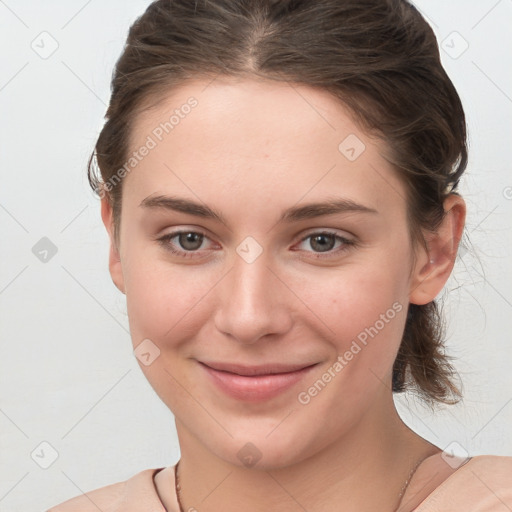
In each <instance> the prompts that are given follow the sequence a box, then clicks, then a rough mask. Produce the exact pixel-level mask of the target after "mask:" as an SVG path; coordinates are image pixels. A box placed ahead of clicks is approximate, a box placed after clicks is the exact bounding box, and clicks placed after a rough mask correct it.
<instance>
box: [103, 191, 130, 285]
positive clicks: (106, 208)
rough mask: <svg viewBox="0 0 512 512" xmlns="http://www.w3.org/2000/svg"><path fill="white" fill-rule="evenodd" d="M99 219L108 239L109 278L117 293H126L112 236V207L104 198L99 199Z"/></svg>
mask: <svg viewBox="0 0 512 512" xmlns="http://www.w3.org/2000/svg"><path fill="white" fill-rule="evenodd" d="M101 218H102V220H103V224H104V225H105V228H106V230H107V233H108V236H109V238H110V250H109V257H108V268H109V271H110V276H111V277H112V281H113V283H114V284H115V285H116V287H117V288H118V289H119V291H120V292H122V293H126V292H125V288H124V276H123V268H122V265H121V257H120V254H119V248H118V247H117V244H116V241H115V236H114V218H113V212H112V205H111V204H110V202H109V200H108V198H107V197H106V196H105V197H103V198H102V199H101Z"/></svg>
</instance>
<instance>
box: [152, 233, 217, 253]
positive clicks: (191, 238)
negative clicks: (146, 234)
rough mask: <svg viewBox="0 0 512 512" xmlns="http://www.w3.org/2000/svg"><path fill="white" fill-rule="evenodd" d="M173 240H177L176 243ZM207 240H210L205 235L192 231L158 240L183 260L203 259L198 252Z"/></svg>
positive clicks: (169, 234)
mask: <svg viewBox="0 0 512 512" xmlns="http://www.w3.org/2000/svg"><path fill="white" fill-rule="evenodd" d="M173 239H176V242H173V241H172V240H173ZM205 240H209V238H208V237H207V236H206V235H205V234H204V233H202V232H199V231H191V230H182V231H174V232H172V233H167V234H166V235H164V236H162V237H160V238H158V242H159V243H160V245H162V246H163V247H164V248H165V249H166V250H168V251H169V252H171V253H172V254H176V255H178V256H181V257H183V258H197V257H201V256H202V255H201V254H198V250H199V249H200V248H201V246H202V244H203V242H204V241H205ZM180 247H181V249H180Z"/></svg>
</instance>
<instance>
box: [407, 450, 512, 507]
mask: <svg viewBox="0 0 512 512" xmlns="http://www.w3.org/2000/svg"><path fill="white" fill-rule="evenodd" d="M414 510H415V512H431V511H432V512H444V511H447V512H448V511H450V512H457V511H461V512H462V511H464V512H472V511H474V512H492V511H498V510H512V457H505V456H500V455H477V456H474V457H472V458H471V459H470V460H469V461H468V462H466V463H465V464H464V465H462V466H461V467H460V468H458V469H457V470H456V471H454V472H453V473H452V475H451V476H450V477H449V478H447V479H446V480H445V481H444V482H443V483H442V484H441V485H440V486H439V487H438V488H437V489H435V490H434V492H432V493H431V494H430V495H429V496H428V497H427V499H425V500H424V501H423V502H422V503H421V505H420V506H419V507H417V508H416V509H414Z"/></svg>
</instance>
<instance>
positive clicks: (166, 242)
mask: <svg viewBox="0 0 512 512" xmlns="http://www.w3.org/2000/svg"><path fill="white" fill-rule="evenodd" d="M190 233H193V234H195V235H201V236H203V237H204V238H208V236H207V235H206V233H203V232H202V231H192V230H182V231H174V232H172V233H167V234H166V235H164V236H162V237H160V238H158V239H157V241H158V242H159V243H160V245H162V246H163V247H164V248H165V249H166V250H168V251H169V252H170V253H172V254H175V255H178V256H180V257H182V258H201V257H202V256H201V255H199V254H198V251H182V250H177V249H174V248H173V244H171V243H170V240H171V239H173V238H175V237H177V236H179V235H183V234H190ZM319 235H329V236H333V237H334V238H335V239H336V240H339V241H341V242H342V243H343V246H342V247H341V248H337V249H336V250H334V249H333V250H330V251H328V252H326V253H316V252H313V253H312V254H314V255H315V258H316V259H323V258H332V257H333V255H337V254H338V253H342V252H345V251H347V250H349V249H350V247H353V246H355V245H356V242H355V240H350V239H348V238H345V237H343V236H340V235H338V234H337V233H336V232H335V231H329V230H321V231H314V232H312V233H309V234H308V235H306V236H305V237H303V238H301V240H300V241H299V243H302V242H304V241H305V240H307V239H308V238H313V237H314V236H319ZM306 252H311V251H306Z"/></svg>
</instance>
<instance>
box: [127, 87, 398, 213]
mask: <svg viewBox="0 0 512 512" xmlns="http://www.w3.org/2000/svg"><path fill="white" fill-rule="evenodd" d="M144 146H145V147H147V148H150V149H149V150H144V153H145V156H143V157H142V158H140V159H139V160H138V162H137V164H136V166H134V168H133V171H131V172H130V173H129V174H128V175H127V177H126V181H127V185H128V186H127V193H128V194H132V195H133V193H135V194H136V195H137V196H138V197H140V198H141V199H142V198H144V197H146V196H147V195H149V194H152V193H166V192H169V190H172V191H173V192H175V191H176V190H177V189H179V191H180V192H183V193H184V194H185V195H187V196H189V197H190V196H191V194H193V195H196V196H198V197H200V198H201V200H204V201H205V202H208V204H210V203H211V202H213V203H214V204H215V205H217V206H218V205H219V204H222V200H223V197H224V195H225V194H228V193H230V194H233V193H236V194H240V197H242V196H243V197H244V200H246V201H250V197H253V198H254V201H255V203H254V205H258V206H259V208H261V207H262V206H264V205H265V204H266V203H265V201H264V199H265V197H267V198H268V197H270V196H275V195H276V192H279V196H280V197H281V198H282V199H283V201H285V202H290V201H291V202H298V201H300V200H301V198H303V197H304V198H305V199H310V200H314V199H317V198H318V197H320V196H321V195H322V194H324V195H325V193H326V192H328V193H329V194H333V193H334V192H339V194H340V195H345V196H348V197H352V198H353V196H354V195H355V196H357V197H358V198H359V199H360V200H361V201H364V200H366V201H367V202H368V201H370V202H372V207H377V208H378V207H379V206H385V205H386V204H385V203H389V201H390V200H392V201H394V202H395V203H396V202H397V199H399V200H400V201H402V200H403V199H404V197H405V193H404V191H403V187H402V184H401V182H400V180H398V177H397V176H396V174H395V172H394V170H393V169H392V167H391V165H390V164H389V163H388V162H387V161H386V159H385V158H384V157H383V150H385V146H384V143H383V142H382V141H380V140H377V139H375V138H372V137H370V136H369V134H367V133H366V132H364V131H363V130H362V129H361V128H360V127H359V126H358V125H357V123H356V122H355V121H354V119H353V117H352V116H351V114H350V112H349V110H348V109H347V108H346V107H345V106H344V105H343V104H342V103H341V102H340V101H339V100H337V99H336V98H334V97H333V96H332V95H331V94H329V93H328V92H327V91H324V90H320V89H314V88H311V87H308V86H303V85H298V84H290V83H287V82H275V81H256V80H245V79H244V80H242V79H237V80H234V79H228V78H217V79H215V80H213V81H211V79H210V80H197V81H192V82H189V83H186V84H183V85H181V86H180V87H178V88H176V89H173V90H172V92H170V93H169V95H168V96H166V97H164V98H163V99H162V100H161V101H160V102H159V103H158V104H156V105H155V106H154V107H153V108H151V109H149V110H146V111H144V112H143V113H142V114H140V115H139V116H138V117H137V118H136V119H135V120H134V124H133V126H132V132H131V140H130V151H138V150H140V149H141V148H143V147H144ZM130 182H131V183H132V186H130V184H129V183H130ZM182 195H183V194H182ZM249 196H250V197H249ZM306 196H307V197H306Z"/></svg>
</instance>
